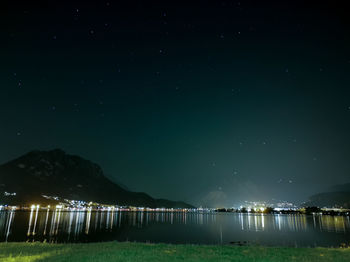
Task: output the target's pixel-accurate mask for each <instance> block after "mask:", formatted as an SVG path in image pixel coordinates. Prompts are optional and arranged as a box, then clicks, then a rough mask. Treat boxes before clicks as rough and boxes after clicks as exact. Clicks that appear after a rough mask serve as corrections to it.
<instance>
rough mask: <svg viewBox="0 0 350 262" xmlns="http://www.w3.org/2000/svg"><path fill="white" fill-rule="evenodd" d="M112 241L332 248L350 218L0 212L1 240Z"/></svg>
mask: <svg viewBox="0 0 350 262" xmlns="http://www.w3.org/2000/svg"><path fill="white" fill-rule="evenodd" d="M111 240H118V241H139V242H152V243H158V242H165V243H195V244H229V243H230V242H237V241H241V242H243V241H247V242H248V243H250V244H258V245H275V246H276V245H277V246H281V245H284V246H298V247H299V246H306V247H308V246H309V247H313V246H334V247H337V246H339V245H340V244H341V243H347V244H349V243H350V221H349V217H340V216H334V217H333V216H312V215H311V216H306V215H262V214H239V213H218V214H217V213H205V214H199V213H170V212H169V213H168V212H166V213H161V212H158V213H157V212H153V213H152V212H112V211H110V212H107V211H104V212H91V211H90V212H89V211H86V212H62V211H39V212H37V211H36V210H34V211H32V212H25V211H14V212H11V211H0V241H47V242H57V243H62V242H98V241H111Z"/></svg>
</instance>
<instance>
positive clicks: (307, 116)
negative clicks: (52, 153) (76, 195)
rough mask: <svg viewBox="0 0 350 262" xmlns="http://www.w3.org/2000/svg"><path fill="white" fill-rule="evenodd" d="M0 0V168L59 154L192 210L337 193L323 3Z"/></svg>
mask: <svg viewBox="0 0 350 262" xmlns="http://www.w3.org/2000/svg"><path fill="white" fill-rule="evenodd" d="M304 2H311V1H274V2H272V1H244V0H242V1H198V2H196V3H194V2H187V3H186V4H182V3H181V2H179V1H174V2H172V3H171V2H170V1H160V2H156V1H153V2H152V1H97V0H96V1H88V0H87V1H45V2H41V1H4V2H1V5H2V6H1V11H0V12H1V15H0V28H1V35H0V41H1V42H0V46H1V49H0V61H1V62H0V91H1V93H0V94H1V95H0V120H1V125H0V163H4V162H7V161H9V160H11V159H13V158H15V157H18V156H20V155H22V154H24V153H26V152H28V151H31V150H33V149H40V150H49V149H54V148H61V149H63V150H65V151H66V152H67V153H70V154H76V155H80V156H82V157H84V158H87V159H90V160H92V161H94V162H96V163H98V164H100V165H101V167H102V168H103V170H104V172H105V174H106V175H107V176H108V177H109V178H111V179H112V180H114V181H116V182H118V183H122V184H124V185H126V186H127V187H128V188H129V189H131V190H133V191H144V192H147V193H149V194H150V195H152V196H154V197H157V198H159V197H162V198H168V199H173V200H184V201H187V202H189V203H192V204H196V205H200V204H202V205H228V206H229V205H233V204H236V203H239V202H240V201H243V200H271V199H273V198H274V199H282V200H289V201H303V200H306V199H307V197H308V196H310V195H312V194H314V193H319V192H322V191H325V190H327V189H328V188H329V187H330V186H333V185H336V184H342V183H346V182H350V85H349V77H350V29H349V28H350V23H349V21H348V19H347V17H346V16H347V15H348V14H347V9H346V8H345V6H342V4H341V3H336V2H335V1H328V3H327V2H322V1H320V2H315V4H311V3H308V4H306V3H304Z"/></svg>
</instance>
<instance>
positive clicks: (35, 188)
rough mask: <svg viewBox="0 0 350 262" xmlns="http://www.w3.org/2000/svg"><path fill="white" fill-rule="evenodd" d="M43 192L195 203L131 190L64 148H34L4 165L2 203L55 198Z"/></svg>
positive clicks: (149, 203)
mask: <svg viewBox="0 0 350 262" xmlns="http://www.w3.org/2000/svg"><path fill="white" fill-rule="evenodd" d="M14 193H15V195H14ZM43 195H46V196H57V197H59V198H64V199H71V200H84V201H87V202H90V201H92V202H97V203H101V204H112V205H120V206H124V205H127V206H144V207H168V208H178V207H184V208H191V207H192V206H191V205H189V204H187V203H184V202H176V201H170V200H165V199H154V198H152V197H151V196H149V195H148V194H146V193H138V192H131V191H129V190H127V189H126V188H125V187H124V188H123V187H121V186H119V185H118V184H116V183H114V182H112V181H111V180H110V179H108V178H107V177H106V176H104V173H103V171H102V169H101V167H100V166H99V165H97V164H95V163H93V162H91V161H89V160H86V159H83V158H81V157H79V156H75V155H69V154H66V153H65V152H64V151H63V150H60V149H55V150H51V151H38V150H36V151H31V152H29V153H27V154H25V155H23V156H21V157H19V158H17V159H14V160H12V161H9V162H7V163H5V164H2V165H0V204H16V205H24V204H25V205H30V204H32V203H42V204H46V203H50V202H52V200H50V199H46V198H44V197H43ZM1 202H2V203H1Z"/></svg>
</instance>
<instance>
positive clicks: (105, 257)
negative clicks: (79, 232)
mask: <svg viewBox="0 0 350 262" xmlns="http://www.w3.org/2000/svg"><path fill="white" fill-rule="evenodd" d="M0 261H3V262H24V261H25V262H32V261H65V262H69V261H77V262H88V261H101V262H110V261H130V262H131V261H132V262H134V261H152V262H156V261H201V262H202V261H249V262H251V261H266V262H267V261H272V262H274V261H297V262H302V261H308V262H309V261H311V262H312V261H317V262H322V261H344V262H345V261H346V262H349V261H350V248H337V249H335V248H288V247H254V246H247V247H237V246H205V245H168V244H143V243H128V242H107V243H91V244H47V243H0Z"/></svg>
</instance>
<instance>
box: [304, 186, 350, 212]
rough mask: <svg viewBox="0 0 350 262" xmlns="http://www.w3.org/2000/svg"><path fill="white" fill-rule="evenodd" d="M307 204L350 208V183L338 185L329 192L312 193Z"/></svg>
mask: <svg viewBox="0 0 350 262" xmlns="http://www.w3.org/2000/svg"><path fill="white" fill-rule="evenodd" d="M305 205H307V206H319V207H343V208H350V183H347V184H343V185H336V186H333V187H331V188H330V191H329V192H324V193H320V194H315V195H312V196H311V197H310V198H309V201H308V202H306V203H305Z"/></svg>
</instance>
